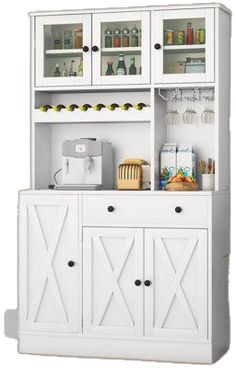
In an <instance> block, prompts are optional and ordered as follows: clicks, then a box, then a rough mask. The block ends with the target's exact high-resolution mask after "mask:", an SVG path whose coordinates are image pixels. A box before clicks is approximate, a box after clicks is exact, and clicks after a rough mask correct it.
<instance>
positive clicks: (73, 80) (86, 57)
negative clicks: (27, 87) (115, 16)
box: [35, 14, 92, 87]
mask: <svg viewBox="0 0 236 368" xmlns="http://www.w3.org/2000/svg"><path fill="white" fill-rule="evenodd" d="M78 23H82V24H83V45H86V46H88V47H89V51H88V52H83V54H82V55H83V76H82V77H61V78H54V77H44V62H45V60H44V58H45V55H44V26H46V25H54V24H58V25H60V24H78ZM91 26H92V24H91V14H78V15H57V16H55V15H53V16H37V17H36V21H35V86H36V87H47V86H64V87H67V86H84V85H90V84H91ZM78 56H81V54H80V53H78ZM72 58H73V56H72Z"/></svg>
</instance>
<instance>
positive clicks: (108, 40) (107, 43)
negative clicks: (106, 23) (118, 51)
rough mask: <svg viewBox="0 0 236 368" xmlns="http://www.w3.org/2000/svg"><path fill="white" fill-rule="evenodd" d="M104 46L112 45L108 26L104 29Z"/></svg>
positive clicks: (110, 31)
mask: <svg viewBox="0 0 236 368" xmlns="http://www.w3.org/2000/svg"><path fill="white" fill-rule="evenodd" d="M105 47H106V48H108V47H112V30H111V29H110V28H109V27H107V28H106V30H105Z"/></svg>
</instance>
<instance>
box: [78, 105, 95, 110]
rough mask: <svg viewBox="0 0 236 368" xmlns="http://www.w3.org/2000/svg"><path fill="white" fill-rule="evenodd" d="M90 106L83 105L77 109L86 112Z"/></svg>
mask: <svg viewBox="0 0 236 368" xmlns="http://www.w3.org/2000/svg"><path fill="white" fill-rule="evenodd" d="M91 108H92V106H91V105H89V104H84V105H81V106H80V107H79V109H80V111H87V110H88V109H91Z"/></svg>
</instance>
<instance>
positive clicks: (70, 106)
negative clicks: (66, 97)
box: [66, 104, 79, 111]
mask: <svg viewBox="0 0 236 368" xmlns="http://www.w3.org/2000/svg"><path fill="white" fill-rule="evenodd" d="M78 108H79V106H78V105H76V104H71V105H68V106H66V110H67V111H74V110H75V109H78Z"/></svg>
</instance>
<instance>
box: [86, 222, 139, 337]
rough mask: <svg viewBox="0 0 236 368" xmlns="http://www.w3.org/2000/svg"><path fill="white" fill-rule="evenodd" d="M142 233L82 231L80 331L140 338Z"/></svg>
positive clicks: (105, 230) (111, 230)
mask: <svg viewBox="0 0 236 368" xmlns="http://www.w3.org/2000/svg"><path fill="white" fill-rule="evenodd" d="M136 279H138V280H142V279H143V230H142V229H134V228H129V229H124V228H85V229H84V232H83V332H84V333H85V334H101V335H116V336H117V335H121V336H141V335H143V287H142V285H139V286H136V285H135V280H136Z"/></svg>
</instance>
